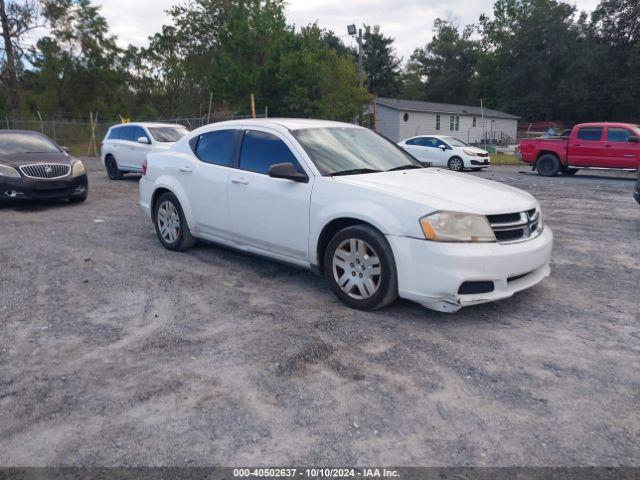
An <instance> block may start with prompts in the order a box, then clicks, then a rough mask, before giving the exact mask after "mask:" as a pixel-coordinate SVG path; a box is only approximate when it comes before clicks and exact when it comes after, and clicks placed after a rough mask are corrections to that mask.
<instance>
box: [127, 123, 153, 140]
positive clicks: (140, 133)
mask: <svg viewBox="0 0 640 480" xmlns="http://www.w3.org/2000/svg"><path fill="white" fill-rule="evenodd" d="M130 128H132V129H133V138H132V141H133V142H137V141H138V139H139V138H140V137H146V138H147V140H149V143H151V140H150V139H149V135H147V132H145V131H144V128H142V127H130Z"/></svg>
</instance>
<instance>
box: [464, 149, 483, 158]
mask: <svg viewBox="0 0 640 480" xmlns="http://www.w3.org/2000/svg"><path fill="white" fill-rule="evenodd" d="M462 151H463V152H464V153H465V155H469V156H470V157H477V156H479V155H480V154H479V153H478V152H476V151H473V150H469V149H468V148H463V149H462Z"/></svg>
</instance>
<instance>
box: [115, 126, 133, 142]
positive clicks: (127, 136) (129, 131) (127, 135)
mask: <svg viewBox="0 0 640 480" xmlns="http://www.w3.org/2000/svg"><path fill="white" fill-rule="evenodd" d="M134 130H135V127H120V136H119V137H118V139H119V140H127V141H128V142H134V141H135V138H134V136H133V133H134Z"/></svg>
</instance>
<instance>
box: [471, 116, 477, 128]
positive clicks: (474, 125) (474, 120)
mask: <svg viewBox="0 0 640 480" xmlns="http://www.w3.org/2000/svg"><path fill="white" fill-rule="evenodd" d="M476 122H477V119H476V117H473V123H472V125H471V126H472V127H473V128H475V127H476Z"/></svg>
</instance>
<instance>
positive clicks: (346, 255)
mask: <svg viewBox="0 0 640 480" xmlns="http://www.w3.org/2000/svg"><path fill="white" fill-rule="evenodd" d="M324 272H325V275H326V277H327V280H328V282H329V286H330V287H331V290H333V292H334V293H335V294H336V296H337V297H338V298H339V299H340V300H342V302H343V303H345V304H346V305H348V306H349V307H351V308H356V309H358V310H377V309H379V308H382V307H384V306H386V305H389V304H390V303H391V302H393V301H394V300H395V299H396V298H397V297H398V279H397V271H396V264H395V261H394V258H393V252H392V251H391V247H390V246H389V243H388V242H387V240H386V239H385V238H384V235H382V234H381V233H380V232H379V231H378V230H376V229H375V228H373V227H371V226H368V225H353V226H351V227H346V228H344V229H342V230H340V231H339V232H337V233H336V234H335V235H334V236H333V238H332V239H331V241H330V242H329V245H328V246H327V249H326V251H325V255H324Z"/></svg>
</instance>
